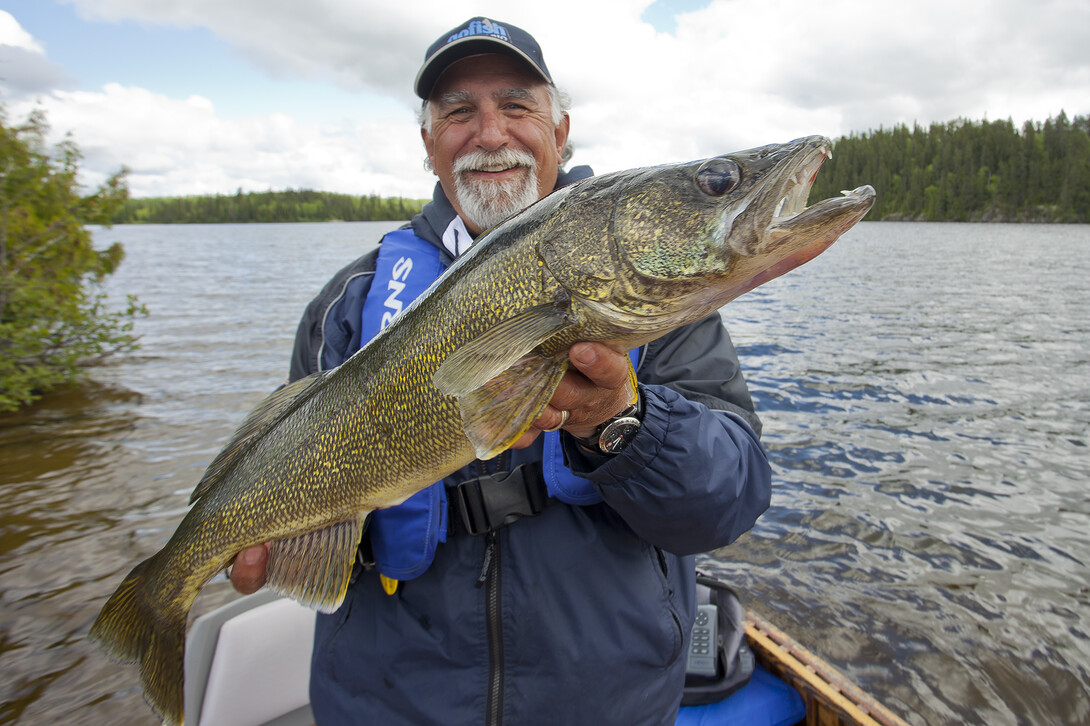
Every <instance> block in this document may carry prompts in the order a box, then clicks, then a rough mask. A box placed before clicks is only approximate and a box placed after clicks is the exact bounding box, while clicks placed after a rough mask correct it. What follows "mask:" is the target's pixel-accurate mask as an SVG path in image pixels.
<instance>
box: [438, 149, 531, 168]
mask: <svg viewBox="0 0 1090 726" xmlns="http://www.w3.org/2000/svg"><path fill="white" fill-rule="evenodd" d="M519 166H521V167H526V168H528V169H530V170H533V169H534V168H535V167H536V166H537V160H536V159H534V155H533V154H531V153H530V152H528V151H519V150H518V149H509V148H503V149H498V150H496V151H471V152H470V153H468V154H466V155H465V156H460V157H458V158H457V159H455V160H454V173H455V174H461V173H462V172H466V171H504V170H505V169H514V168H515V167H519Z"/></svg>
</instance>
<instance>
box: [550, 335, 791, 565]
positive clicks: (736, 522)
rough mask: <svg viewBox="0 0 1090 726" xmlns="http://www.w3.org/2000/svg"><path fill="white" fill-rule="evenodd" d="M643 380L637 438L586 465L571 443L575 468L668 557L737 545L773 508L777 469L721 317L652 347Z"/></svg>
mask: <svg viewBox="0 0 1090 726" xmlns="http://www.w3.org/2000/svg"><path fill="white" fill-rule="evenodd" d="M639 374H640V375H639V378H640V381H641V383H640V393H641V395H642V396H643V398H644V419H643V426H642V427H641V429H640V432H639V434H637V436H636V438H635V439H634V440H633V441H632V443H631V444H630V445H629V446H628V447H627V448H626V449H625V450H624V451H623V452H621V453H620V454H617V455H616V456H612V457H594V456H586V455H585V454H584V453H583V450H582V449H581V448H580V447H579V446H577V445H576V444H575V443H574V442H573V441H572V440H571V439H570V438H569V437H566V436H565V437H564V438H563V440H564V450H565V454H566V455H567V457H568V463H569V465H570V467H571V468H572V470H573V472H574V473H576V474H578V475H579V476H583V477H586V478H587V479H589V480H591V481H592V482H594V483H595V485H596V486H597V487H598V489H599V491H600V492H601V493H602V498H603V499H604V500H605V501H606V503H607V504H609V505H610V506H611V507H612V508H613V509H614V510H615V511H616V512H617V513H618V514H620V516H621V517H622V518H623V519H624V520H625V521H626V522H627V523H628V525H629V526H630V527H631V528H632V529H633V530H634V531H635V532H636V533H637V534H639V535H640V536H641V537H643V538H644V539H646V540H648V541H649V542H651V543H652V544H654V545H656V546H658V547H661V548H662V549H664V550H667V551H669V552H673V553H674V554H678V555H687V554H695V553H698V552H706V551H708V550H712V549H715V548H717V547H722V546H724V545H726V544H729V543H730V542H733V541H734V540H735V539H737V538H738V536H739V535H741V534H742V533H743V532H745V531H747V530H749V529H750V528H751V527H752V526H753V524H754V522H756V521H757V517H759V516H760V515H761V513H762V512H764V511H765V510H766V509H767V508H768V504H769V501H770V497H771V468H770V467H769V464H768V459H767V457H766V455H765V451H764V449H763V447H762V446H761V444H760V440H759V438H758V432H759V431H760V421H759V419H757V416H756V414H755V413H754V412H753V403H752V400H751V399H750V396H749V392H748V389H747V388H746V385H745V381H744V379H743V378H742V374H741V370H740V367H739V364H738V357H737V354H736V353H735V351H734V346H733V345H732V344H731V342H730V337H729V336H728V335H727V332H726V330H725V329H724V328H723V325H722V323H721V321H720V318H719V315H718V314H715V315H711V316H709V317H708V318H705V319H704V320H702V321H700V322H698V323H694V324H693V325H690V326H686V327H685V328H681V329H679V330H677V331H674V332H673V333H671V334H670V335H668V336H665V337H664V338H662V339H660V340H658V341H655V342H654V343H652V344H651V345H649V346H648V349H647V351H646V353H645V354H644V362H641V364H640V370H639Z"/></svg>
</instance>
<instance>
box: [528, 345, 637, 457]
mask: <svg viewBox="0 0 1090 726" xmlns="http://www.w3.org/2000/svg"><path fill="white" fill-rule="evenodd" d="M568 357H569V358H570V359H571V363H572V367H570V368H569V369H568V370H567V372H566V373H564V377H563V378H561V379H560V384H559V385H558V386H557V387H556V392H555V393H553V397H552V400H550V401H549V405H548V406H546V407H545V410H544V411H542V412H541V415H540V416H538V417H537V419H536V420H535V421H534V422H533V424H532V425H531V426H530V430H529V431H527V432H526V433H525V434H523V435H522V436H521V437H520V438H519V439H518V441H516V442H515V443H514V445H513V446H512V447H511V448H513V449H524V448H526V447H527V446H529V445H530V444H532V443H533V442H534V440H535V439H537V437H538V436H539V435H540V434H541V432H543V431H554V430H556V429H557V428H563V429H564V430H565V431H567V432H568V433H570V434H572V435H573V436H580V437H584V438H586V437H588V436H590V435H591V434H593V433H594V430H595V429H596V428H598V426H599V425H600V424H602V423H604V422H605V421H608V420H609V419H611V418H613V417H614V416H616V415H617V414H619V413H620V412H621V411H624V410H625V409H626V408H628V407H629V406H631V405H632V403H633V401H632V389H631V388H630V387H629V385H628V370H629V359H628V355H627V354H626V353H618V352H616V351H615V350H613V349H612V348H609V347H607V346H605V345H603V344H602V343H576V344H575V345H573V346H572V347H571V350H569V351H568ZM565 411H567V412H568V413H567V418H566V419H565V415H564V412H565Z"/></svg>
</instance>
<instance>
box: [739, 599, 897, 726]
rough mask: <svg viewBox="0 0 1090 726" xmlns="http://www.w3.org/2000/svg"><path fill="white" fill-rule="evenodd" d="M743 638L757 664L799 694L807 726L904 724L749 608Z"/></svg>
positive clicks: (844, 677)
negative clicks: (804, 708)
mask: <svg viewBox="0 0 1090 726" xmlns="http://www.w3.org/2000/svg"><path fill="white" fill-rule="evenodd" d="M746 638H747V640H748V641H749V645H750V647H751V648H752V649H753V652H754V654H755V656H756V658H757V660H758V661H759V662H760V663H761V665H763V666H764V667H765V668H767V669H768V670H770V671H771V672H772V673H774V674H776V675H777V676H779V677H780V678H782V679H783V680H785V681H787V682H788V683H790V684H791V685H792V686H794V687H795V689H796V690H798V691H799V693H801V694H802V697H803V700H804V701H805V702H806V725H807V726H908V723H907V722H906V721H904V720H903V719H901V718H900V717H898V716H896V715H895V714H893V713H892V712H891V711H890V710H889V709H887V708H886V707H885V706H883V705H882V704H881V703H879V702H878V701H877V700H875V699H874V698H873V697H872V696H870V695H868V694H866V693H864V692H863V691H862V690H861V689H860V688H859V687H858V686H857V685H855V684H854V683H852V682H851V681H850V680H849V679H848V677H847V676H845V675H844V674H843V673H841V672H840V671H838V670H837V669H836V668H834V667H833V666H831V665H829V664H828V663H826V662H825V661H824V660H822V659H821V658H819V657H818V656H817V655H815V654H813V653H811V652H810V651H809V650H807V649H806V648H804V647H802V646H801V645H800V644H799V643H798V642H796V641H795V640H794V639H793V638H791V637H790V636H789V635H787V634H786V633H784V632H783V631H782V630H780V629H779V628H777V627H776V626H775V625H772V623H770V622H768V621H767V620H765V619H764V618H762V617H761V616H760V615H757V614H756V613H754V612H753V611H747V613H746Z"/></svg>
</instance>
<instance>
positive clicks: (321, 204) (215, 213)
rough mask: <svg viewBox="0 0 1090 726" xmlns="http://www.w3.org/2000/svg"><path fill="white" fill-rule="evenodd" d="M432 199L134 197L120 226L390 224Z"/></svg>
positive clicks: (285, 194) (302, 193) (117, 219)
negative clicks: (288, 223) (262, 223)
mask: <svg viewBox="0 0 1090 726" xmlns="http://www.w3.org/2000/svg"><path fill="white" fill-rule="evenodd" d="M426 201H427V200H424V199H403V198H401V197H379V196H376V195H373V194H372V195H367V196H353V195H349V194H334V193H332V192H317V191H310V190H302V189H301V190H293V189H288V190H286V191H280V192H273V191H270V192H249V193H246V194H243V193H242V190H241V189H240V190H239V191H238V192H237V193H235V194H226V195H223V194H216V195H212V196H186V197H148V198H144V199H129V200H127V201H126V202H125V204H124V205H123V206H122V207H121V209H119V210H118V211H117V213H116V214H114V216H113V219H112V221H113V223H114V224H193V223H208V224H216V223H238V222H331V221H341V222H384V221H397V220H402V219H411V218H412V217H413V216H414V215H415V214H418V213H419V212H420V209H421V208H422V207H423V206H424V204H425V202H426Z"/></svg>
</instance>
